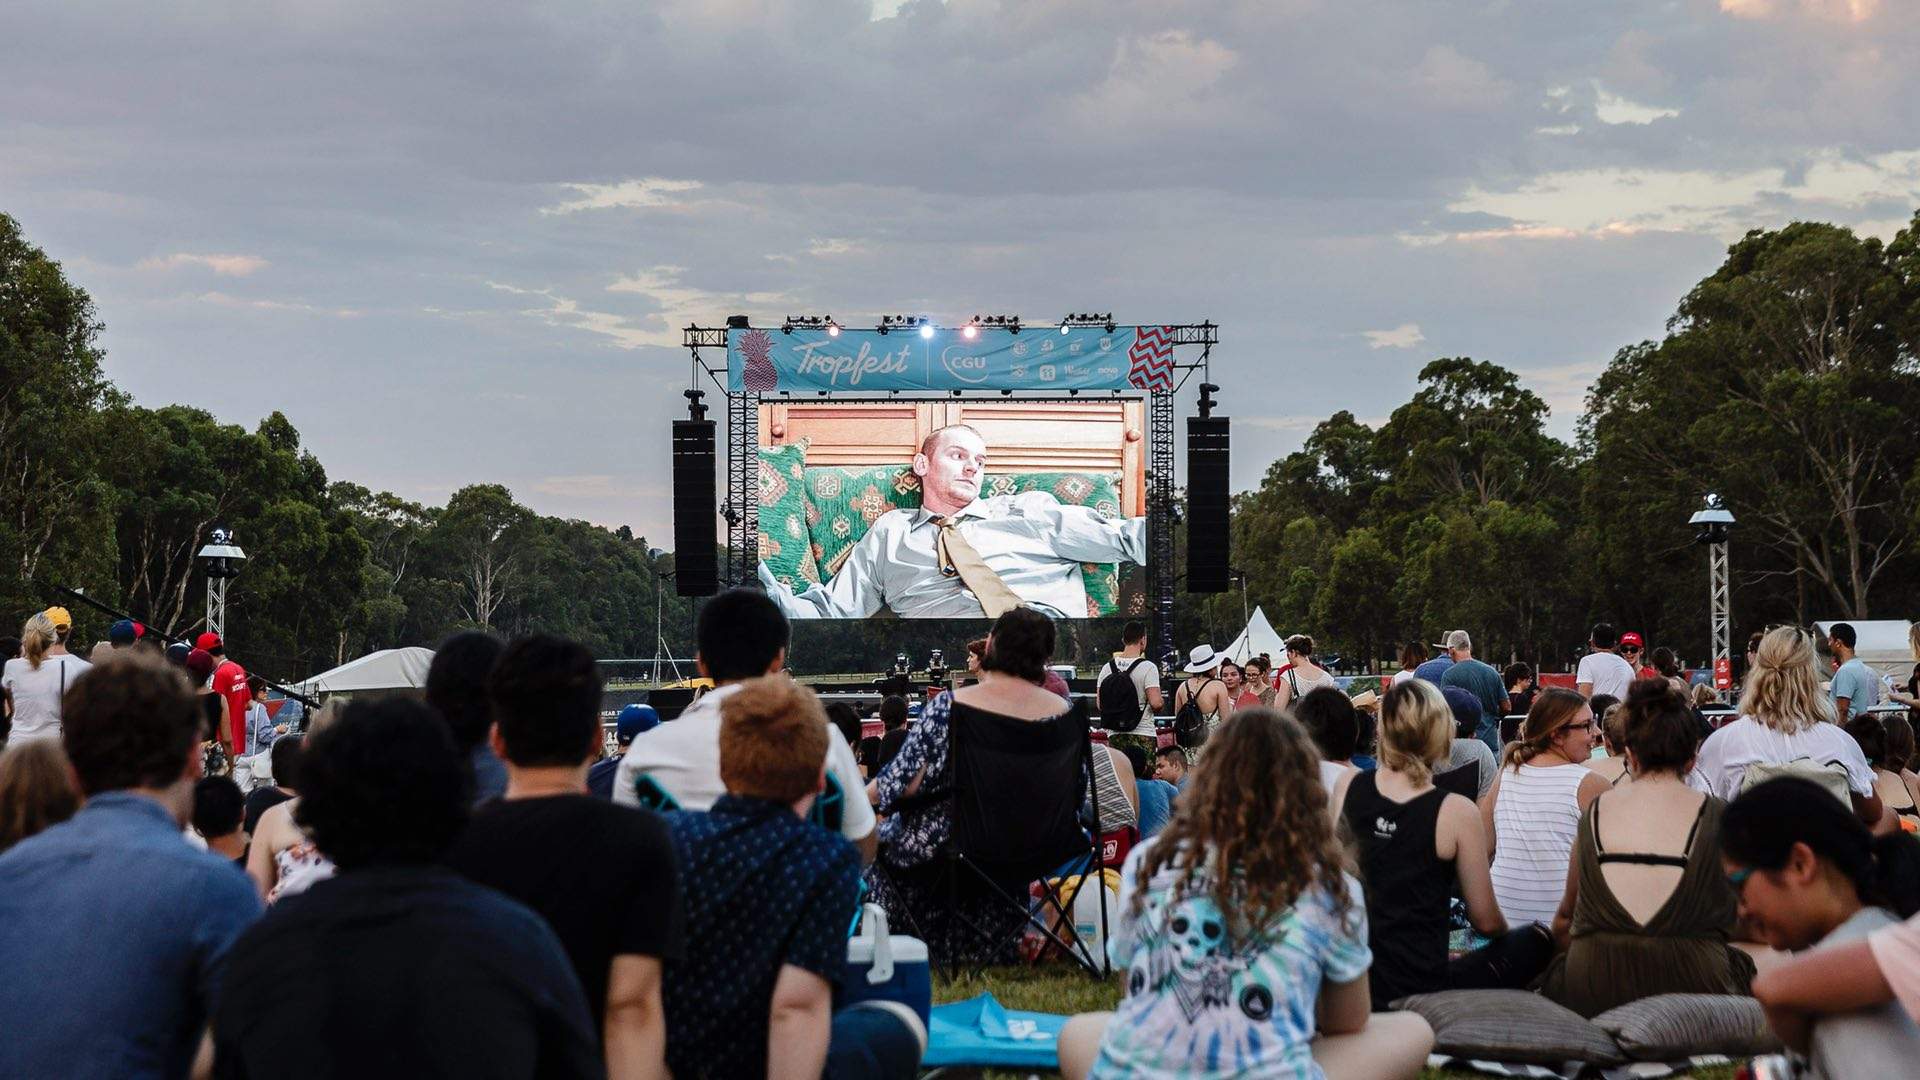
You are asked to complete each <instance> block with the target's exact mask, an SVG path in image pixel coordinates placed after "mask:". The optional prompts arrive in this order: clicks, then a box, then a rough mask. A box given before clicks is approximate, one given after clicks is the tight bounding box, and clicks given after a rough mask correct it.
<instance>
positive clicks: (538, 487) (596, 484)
mask: <svg viewBox="0 0 1920 1080" xmlns="http://www.w3.org/2000/svg"><path fill="white" fill-rule="evenodd" d="M530 490H532V491H534V492H537V493H539V494H541V495H553V496H555V497H558V498H563V499H624V498H651V497H654V496H658V495H664V494H670V492H669V491H668V490H667V489H666V488H665V487H663V486H662V485H660V484H642V483H640V482H639V481H637V480H635V479H634V478H633V477H629V476H614V475H612V474H611V473H588V474H585V475H581V476H543V477H541V478H539V479H538V480H535V481H534V482H533V483H532V484H531V485H530Z"/></svg>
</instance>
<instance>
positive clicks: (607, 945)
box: [446, 634, 681, 1078]
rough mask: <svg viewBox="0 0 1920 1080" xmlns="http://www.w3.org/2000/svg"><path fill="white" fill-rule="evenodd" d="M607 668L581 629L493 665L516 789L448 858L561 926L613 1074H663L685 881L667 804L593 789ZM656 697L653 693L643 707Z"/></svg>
mask: <svg viewBox="0 0 1920 1080" xmlns="http://www.w3.org/2000/svg"><path fill="white" fill-rule="evenodd" d="M600 694H601V683H600V672H599V668H598V666H597V665H596V664H595V663H594V659H593V654H592V653H590V652H588V651H587V649H586V647H585V646H583V645H581V644H580V643H578V642H575V641H568V640H566V639H565V638H560V637H556V636H554V635H552V634H530V635H528V636H526V637H521V638H516V639H514V640H513V641H512V642H510V643H508V645H507V650H506V651H505V652H503V653H501V654H500V659H499V660H498V661H496V662H495V663H494V665H493V670H492V671H491V672H490V673H489V674H488V675H487V697H488V699H489V700H491V701H492V703H493V717H494V722H493V731H492V733H491V734H490V735H489V736H488V739H489V741H490V742H491V743H492V746H493V752H494V754H495V755H497V756H498V757H499V758H500V760H501V761H503V762H505V763H506V766H507V790H506V793H505V794H504V795H502V796H501V797H500V798H498V799H495V800H493V801H492V802H489V803H486V804H485V805H483V806H481V807H480V808H479V809H478V810H475V811H474V812H473V820H472V821H471V822H470V823H469V824H468V825H467V828H466V831H465V832H463V833H462V834H461V836H460V841H459V843H457V844H455V845H454V847H453V850H452V851H451V852H449V853H448V854H447V860H446V862H447V865H448V866H450V867H452V868H453V869H454V870H456V871H458V872H459V873H461V874H463V875H465V876H466V877H467V878H469V879H470V880H472V881H475V882H478V883H479V884H481V885H485V886H487V887H489V888H493V889H498V890H500V891H501V892H503V893H505V894H506V895H508V896H510V897H512V898H514V899H515V900H518V901H520V902H521V903H523V904H525V905H527V906H528V907H529V908H532V909H533V911H534V913H535V914H537V915H539V916H540V917H541V918H543V919H545V920H546V921H547V925H549V926H551V927H553V932H554V933H555V934H558V935H559V936H560V944H561V946H562V947H563V948H565V949H566V952H567V959H568V961H569V962H570V963H571V964H572V965H573V970H574V973H575V974H576V975H578V976H579V977H580V987H581V989H582V990H584V991H585V992H586V995H587V1015H588V1016H590V1017H591V1018H592V1019H593V1026H594V1033H595V1034H596V1035H598V1036H600V1037H601V1039H602V1040H603V1042H604V1044H605V1047H606V1061H607V1073H608V1075H609V1076H614V1077H620V1078H627V1077H640V1076H646V1077H657V1076H659V1075H661V1070H662V1068H663V1061H664V1060H665V1059H664V1058H663V1056H662V1054H663V1053H664V1049H663V1048H664V1044H665V1039H666V1025H665V1022H664V1021H663V1020H662V1019H661V1016H660V968H661V964H662V962H663V961H665V960H668V959H671V958H675V957H678V956H679V953H680V920H681V913H680V884H679V874H678V871H677V870H676V869H675V866H674V861H673V859H674V857H673V842H672V841H671V840H670V839H669V838H668V836H667V830H666V826H665V825H664V824H662V823H661V821H660V818H659V816H658V815H656V814H654V813H652V812H651V811H647V810H638V809H634V808H631V807H625V806H615V805H613V804H612V803H610V802H607V801H605V800H602V799H596V798H594V797H593V795H592V794H590V793H589V792H588V791H587V770H588V766H589V764H590V763H591V762H592V761H593V760H594V759H595V758H596V757H598V756H599V755H600V739H601V728H600ZM639 707H640V708H645V706H639Z"/></svg>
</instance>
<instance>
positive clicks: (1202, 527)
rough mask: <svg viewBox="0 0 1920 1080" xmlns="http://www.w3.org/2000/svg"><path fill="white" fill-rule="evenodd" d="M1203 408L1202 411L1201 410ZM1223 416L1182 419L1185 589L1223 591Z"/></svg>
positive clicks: (1226, 525) (1225, 501) (1225, 497)
mask: <svg viewBox="0 0 1920 1080" xmlns="http://www.w3.org/2000/svg"><path fill="white" fill-rule="evenodd" d="M1203 411H1204V410H1203ZM1227 443H1228V433H1227V418H1226V417H1224V416H1190V417H1188V418H1187V591H1188V592H1190V593H1217V592H1226V591H1227V581H1228V575H1229V574H1230V570H1229V569H1228V564H1229V563H1230V562H1231V559H1230V557H1229V555H1228V551H1229V546H1228V537H1229V535H1230V532H1231V529H1230V526H1229V523H1228V517H1227V515H1228V502H1229V499H1228V493H1227Z"/></svg>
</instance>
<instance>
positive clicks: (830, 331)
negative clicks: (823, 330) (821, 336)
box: [827, 322, 840, 337]
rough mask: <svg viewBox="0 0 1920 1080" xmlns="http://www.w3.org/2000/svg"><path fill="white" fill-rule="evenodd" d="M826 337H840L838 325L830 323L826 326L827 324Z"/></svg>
mask: <svg viewBox="0 0 1920 1080" xmlns="http://www.w3.org/2000/svg"><path fill="white" fill-rule="evenodd" d="M827 336H828V337H839V336H840V324H839V323H836V322H830V323H828V324H827Z"/></svg>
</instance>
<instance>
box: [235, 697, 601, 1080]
mask: <svg viewBox="0 0 1920 1080" xmlns="http://www.w3.org/2000/svg"><path fill="white" fill-rule="evenodd" d="M464 757H465V755H464V754H463V753H462V751H461V750H460V749H459V748H458V747H457V746H456V744H455V743H454V739H453V735H452V733H451V732H450V731H449V730H448V728H447V725H446V723H445V721H443V720H442V719H440V717H438V716H437V715H435V714H434V712H433V711H432V710H430V709H429V708H428V707H427V706H425V705H422V704H420V703H419V702H416V701H411V700H408V699H406V698H383V699H379V700H376V701H356V702H354V703H352V704H351V705H348V706H347V707H346V709H345V710H344V711H343V712H342V713H341V714H340V716H339V718H338V719H337V720H334V721H333V722H332V723H331V724H330V725H328V726H327V727H325V728H324V729H323V730H320V731H318V732H316V733H315V734H314V735H313V736H311V737H310V738H309V740H308V742H307V747H306V750H305V752H304V754H303V755H302V758H301V763H300V801H299V806H300V820H301V822H302V823H304V824H305V826H306V827H307V828H308V829H310V830H311V831H312V833H313V842H314V843H315V844H316V845H318V846H319V849H320V851H321V852H322V853H324V854H325V855H326V857H327V858H328V859H330V860H331V861H332V864H333V865H334V866H335V867H337V868H338V871H339V872H338V874H337V875H336V876H334V877H332V878H330V879H328V880H325V881H321V882H318V883H316V884H315V885H314V886H313V887H312V888H311V889H309V890H308V891H307V892H305V893H303V894H301V895H299V896H295V897H292V898H290V899H289V900H288V901H287V902H285V903H283V904H280V905H277V906H275V907H274V908H273V909H272V910H270V911H269V912H268V913H267V914H266V916H265V917H263V918H262V919H261V920H260V921H259V922H257V923H255V924H254V925H253V928H252V929H250V930H248V931H247V932H246V933H245V934H243V935H241V937H240V940H239V941H237V942H235V943H234V946H233V950H232V952H231V953H230V954H229V955H228V957H227V964H226V977H225V980H224V982H223V984H222V987H221V990H222V992H221V994H220V996H219V999H218V1003H217V1006H216V1009H215V1014H214V1019H213V1038H214V1054H215V1060H216V1062H217V1064H218V1072H219V1075H221V1076H230V1077H260V1076H274V1077H293V1078H296V1080H298V1078H303V1077H314V1078H319V1077H340V1076H369V1077H372V1076H458V1077H475V1078H478V1077H503V1078H504V1077H524V1076H599V1075H601V1074H602V1070H603V1069H604V1066H603V1064H602V1063H601V1058H600V1040H599V1038H598V1037H597V1036H596V1033H595V1030H594V1024H593V1021H592V1020H591V1019H590V1018H589V1017H588V1015H587V1002H586V997H585V995H583V994H582V993H581V992H580V980H579V979H578V978H576V977H575V976H574V973H573V968H572V967H571V966H570V965H569V964H568V963H567V954H566V951H565V950H564V949H563V948H562V947H561V944H560V939H559V938H557V937H555V936H554V933H553V930H552V929H551V928H549V927H548V926H547V923H546V921H545V920H543V919H542V918H541V917H540V916H538V915H536V914H534V913H533V912H532V911H529V910H527V908H525V907H524V906H522V905H521V904H520V903H519V902H518V901H516V900H512V899H509V898H508V897H506V896H504V895H502V894H501V893H498V892H496V891H494V890H493V889H489V888H486V887H485V886H482V885H476V884H474V883H473V882H471V881H469V880H467V879H466V878H464V877H461V876H460V875H459V874H457V873H455V872H454V871H452V870H450V869H448V868H447V867H446V866H444V865H443V864H442V860H443V859H444V858H445V856H446V853H447V849H448V848H449V847H451V846H452V844H453V841H454V839H455V837H457V836H458V835H459V833H460V830H461V828H462V827H463V826H465V824H466V821H467V810H468V804H469V802H470V797H469V795H468V791H469V788H470V785H471V783H472V781H471V773H470V772H469V766H468V765H467V762H466V761H465V760H464ZM276 812H277V810H276Z"/></svg>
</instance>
